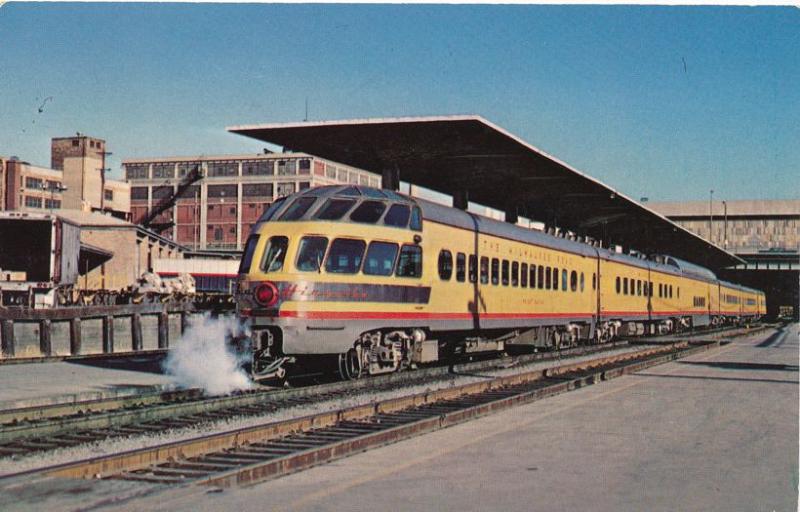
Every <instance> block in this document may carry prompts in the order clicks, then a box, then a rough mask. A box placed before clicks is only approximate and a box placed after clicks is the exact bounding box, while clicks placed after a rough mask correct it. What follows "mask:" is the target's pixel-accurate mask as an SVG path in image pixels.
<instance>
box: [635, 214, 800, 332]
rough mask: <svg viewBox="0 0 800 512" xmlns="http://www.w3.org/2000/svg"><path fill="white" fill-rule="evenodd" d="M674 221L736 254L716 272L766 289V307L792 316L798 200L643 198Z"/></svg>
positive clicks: (798, 253)
mask: <svg viewBox="0 0 800 512" xmlns="http://www.w3.org/2000/svg"><path fill="white" fill-rule="evenodd" d="M648 206H649V207H650V208H652V209H653V210H655V211H657V212H659V213H661V214H662V215H664V216H666V217H667V218H669V219H670V220H672V221H674V222H675V223H676V224H679V225H680V226H683V227H684V228H686V229H688V230H689V231H692V232H694V233H696V234H697V235H699V236H701V237H703V238H705V239H706V240H709V241H711V242H713V243H715V244H717V245H719V246H720V247H723V248H725V249H727V250H729V251H730V252H732V253H734V254H736V255H737V256H738V257H739V258H741V259H742V260H744V261H743V262H742V263H739V264H737V265H733V266H731V267H728V268H724V269H720V270H719V271H718V272H717V273H718V274H719V275H720V276H721V277H723V278H725V279H728V280H731V281H735V282H740V283H743V284H746V285H748V286H752V287H754V288H759V289H762V290H764V291H766V292H767V311H768V313H769V314H770V315H771V316H777V315H779V314H782V315H785V316H793V317H794V318H797V316H798V301H800V284H799V283H800V200H797V199H794V200H761V201H684V202H664V203H655V202H653V203H648Z"/></svg>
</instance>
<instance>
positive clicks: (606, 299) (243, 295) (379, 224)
mask: <svg viewBox="0 0 800 512" xmlns="http://www.w3.org/2000/svg"><path fill="white" fill-rule="evenodd" d="M238 279H239V282H238V287H237V295H236V297H237V311H238V314H239V315H240V316H241V317H243V318H246V319H247V320H248V321H249V323H250V326H251V329H252V339H251V350H252V352H253V372H254V375H255V376H257V377H258V376H262V377H269V376H274V375H276V374H278V375H280V374H281V372H282V368H283V367H284V366H285V365H286V364H288V363H291V362H295V361H297V360H299V359H307V360H311V359H316V360H318V361H327V364H331V365H333V367H335V368H336V369H338V371H339V373H340V374H341V375H342V376H343V377H344V378H357V377H359V376H361V375H362V374H366V373H370V374H375V373H383V372H390V371H396V370H398V369H401V368H404V367H407V366H410V365H413V364H416V363H425V362H429V361H433V360H436V359H438V358H440V357H444V356H445V355H450V354H453V353H464V352H477V351H487V350H504V349H509V348H511V347H516V348H522V347H538V348H559V347H564V346H570V345H573V344H576V343H578V342H581V341H584V342H605V341H608V340H610V339H612V338H613V337H614V336H616V335H617V334H620V333H624V334H644V333H652V332H655V331H656V330H658V331H661V332H669V331H674V330H678V329H681V328H686V327H690V326H693V325H706V324H710V323H716V322H719V321H723V320H724V319H725V318H732V319H733V318H737V319H741V318H755V317H757V316H759V315H760V314H761V313H762V312H763V294H761V293H760V292H757V291H755V290H748V289H744V288H743V287H738V286H736V285H730V284H726V285H725V287H724V289H725V290H726V293H731V294H738V295H737V297H741V299H740V300H746V299H745V296H747V297H748V298H753V300H756V305H755V307H751V308H749V309H747V308H745V307H744V305H745V303H739V306H740V307H739V308H738V309H736V308H733V307H730V308H729V307H727V306H726V307H725V308H720V307H719V297H720V293H721V290H722V289H723V286H722V285H721V284H720V283H719V282H718V281H717V280H716V277H715V276H714V274H713V273H711V272H710V271H708V270H706V269H702V268H701V267H697V266H695V265H691V264H688V263H686V262H681V261H679V260H676V259H674V258H669V257H660V258H659V259H658V261H649V260H645V259H641V258H635V257H632V256H628V255H623V254H617V253H614V252H611V251H608V250H606V249H602V248H599V247H594V246H592V245H589V244H585V243H581V242H578V241H573V240H568V239H564V238H558V237H555V236H551V235H547V234H544V233H541V232H538V231H534V230H530V229H525V228H521V227H517V226H514V225H511V224H508V223H505V222H499V221H495V220H492V219H488V218H485V217H482V216H479V215H475V214H472V213H468V212H464V211H461V210H458V209H454V208H449V207H445V206H441V205H438V204H435V203H432V202H429V201H425V200H421V199H416V198H411V197H408V196H405V195H402V194H398V193H396V192H392V191H389V190H382V189H375V188H368V187H357V186H352V185H337V186H328V187H320V188H315V189H309V190H305V191H303V192H301V193H298V194H295V195H292V196H289V197H286V198H282V199H279V200H278V201H276V202H275V203H274V204H273V205H272V207H271V208H270V209H269V210H268V211H267V212H265V213H264V215H263V216H262V218H261V219H260V220H259V223H258V224H257V226H256V227H255V229H254V231H253V234H252V235H251V236H250V238H249V239H248V241H247V244H246V247H245V251H244V255H243V258H242V261H241V265H240V268H239V278H238ZM712 296H713V297H716V298H715V299H714V300H715V302H714V301H712ZM714 304H716V305H717V307H714Z"/></svg>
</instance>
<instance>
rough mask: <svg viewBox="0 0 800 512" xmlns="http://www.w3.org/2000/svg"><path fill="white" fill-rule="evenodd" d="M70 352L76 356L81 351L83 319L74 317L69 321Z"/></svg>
mask: <svg viewBox="0 0 800 512" xmlns="http://www.w3.org/2000/svg"><path fill="white" fill-rule="evenodd" d="M69 353H70V355H73V356H76V355H78V354H80V353H81V319H80V318H72V319H70V321H69Z"/></svg>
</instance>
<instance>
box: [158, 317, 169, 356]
mask: <svg viewBox="0 0 800 512" xmlns="http://www.w3.org/2000/svg"><path fill="white" fill-rule="evenodd" d="M158 348H169V315H168V314H167V312H166V311H164V312H161V313H159V314H158Z"/></svg>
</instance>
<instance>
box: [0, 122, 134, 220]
mask: <svg viewBox="0 0 800 512" xmlns="http://www.w3.org/2000/svg"><path fill="white" fill-rule="evenodd" d="M50 150H51V156H50V167H49V168H47V167H41V166H37V165H32V164H30V163H29V162H26V161H23V160H20V159H19V158H17V157H0V210H9V211H16V210H19V211H30V212H43V211H50V210H58V209H61V208H67V209H73V210H84V211H103V212H107V213H109V214H111V215H114V216H116V217H120V218H127V217H128V216H129V214H130V186H129V185H128V184H127V183H125V182H123V181H118V180H111V179H107V178H106V177H105V173H106V172H107V171H108V169H106V167H105V161H106V155H107V154H108V153H107V152H106V143H105V141H104V140H102V139H98V138H94V137H88V136H86V135H83V134H80V133H78V134H76V135H75V136H73V137H57V138H53V139H52V140H51V144H50Z"/></svg>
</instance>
